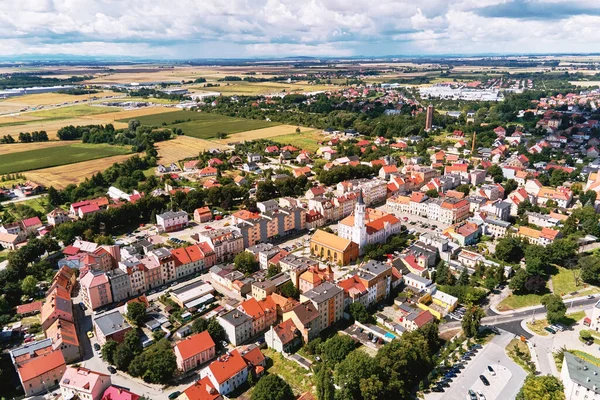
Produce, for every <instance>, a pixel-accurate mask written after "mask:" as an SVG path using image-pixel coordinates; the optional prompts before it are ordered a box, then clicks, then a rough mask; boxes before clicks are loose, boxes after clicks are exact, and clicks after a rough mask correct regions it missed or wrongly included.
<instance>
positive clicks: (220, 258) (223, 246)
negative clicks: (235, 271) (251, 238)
mask: <svg viewBox="0 0 600 400" xmlns="http://www.w3.org/2000/svg"><path fill="white" fill-rule="evenodd" d="M198 241H199V242H204V243H207V244H208V246H210V248H211V249H212V250H213V251H214V253H215V258H216V260H215V261H216V263H219V264H220V263H223V262H226V261H230V260H232V259H233V258H234V257H235V256H236V254H238V253H241V252H242V251H244V238H243V236H242V235H241V234H240V233H239V232H237V231H235V230H232V229H213V230H209V231H204V232H201V233H199V234H198Z"/></svg>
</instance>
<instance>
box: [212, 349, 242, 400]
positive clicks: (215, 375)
mask: <svg viewBox="0 0 600 400" xmlns="http://www.w3.org/2000/svg"><path fill="white" fill-rule="evenodd" d="M200 377H201V378H208V379H209V380H210V382H211V383H212V385H213V386H214V388H215V389H216V390H217V391H218V392H219V393H220V394H222V395H223V396H226V395H228V394H229V393H231V392H233V391H234V390H235V389H237V388H238V387H240V386H241V385H243V384H244V383H246V381H247V380H248V365H247V364H246V361H245V360H244V359H243V358H242V356H241V355H240V353H239V352H238V350H237V349H235V350H232V351H230V352H228V353H226V354H225V355H222V356H221V357H219V358H217V359H216V360H215V361H213V362H212V363H210V365H209V366H208V367H206V368H204V369H203V370H202V371H200Z"/></svg>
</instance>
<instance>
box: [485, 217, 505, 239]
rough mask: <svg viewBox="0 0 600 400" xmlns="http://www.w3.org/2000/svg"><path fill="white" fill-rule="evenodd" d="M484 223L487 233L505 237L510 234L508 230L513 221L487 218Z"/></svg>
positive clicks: (496, 236)
mask: <svg viewBox="0 0 600 400" xmlns="http://www.w3.org/2000/svg"><path fill="white" fill-rule="evenodd" d="M484 225H485V233H486V235H489V236H492V237H495V238H503V237H505V236H506V235H507V234H508V230H509V229H510V226H511V223H510V222H507V221H502V220H500V219H495V218H486V219H485V220H484Z"/></svg>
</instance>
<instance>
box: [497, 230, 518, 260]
mask: <svg viewBox="0 0 600 400" xmlns="http://www.w3.org/2000/svg"><path fill="white" fill-rule="evenodd" d="M524 254H525V253H524V252H523V245H522V242H521V240H520V239H519V238H517V237H514V236H510V237H505V238H502V239H500V240H499V241H498V244H497V245H496V253H495V255H496V258H497V259H499V260H501V261H506V262H512V263H517V262H519V261H521V259H522V258H523V256H524Z"/></svg>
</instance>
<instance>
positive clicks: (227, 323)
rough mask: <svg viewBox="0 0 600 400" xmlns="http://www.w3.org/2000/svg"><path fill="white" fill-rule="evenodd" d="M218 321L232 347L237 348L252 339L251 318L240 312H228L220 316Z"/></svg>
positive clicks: (236, 310)
mask: <svg viewBox="0 0 600 400" xmlns="http://www.w3.org/2000/svg"><path fill="white" fill-rule="evenodd" d="M218 320H219V323H220V324H221V326H222V327H223V329H224V330H225V333H227V337H228V339H229V341H230V342H231V344H233V345H234V346H239V345H241V344H243V343H244V342H247V341H248V340H250V338H251V337H252V331H253V326H252V318H251V317H249V316H248V315H246V314H245V313H243V312H242V311H240V310H238V309H235V310H231V311H228V312H226V313H225V314H222V315H220V316H219V317H218Z"/></svg>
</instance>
